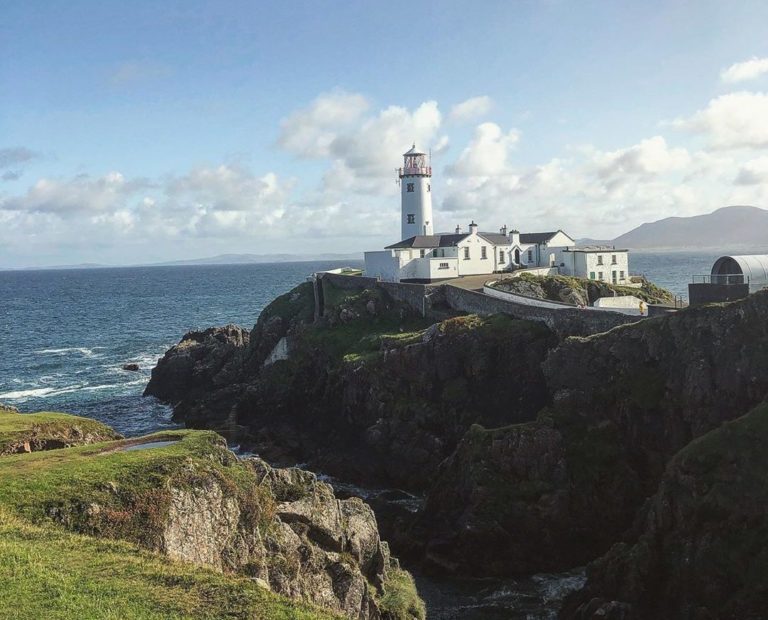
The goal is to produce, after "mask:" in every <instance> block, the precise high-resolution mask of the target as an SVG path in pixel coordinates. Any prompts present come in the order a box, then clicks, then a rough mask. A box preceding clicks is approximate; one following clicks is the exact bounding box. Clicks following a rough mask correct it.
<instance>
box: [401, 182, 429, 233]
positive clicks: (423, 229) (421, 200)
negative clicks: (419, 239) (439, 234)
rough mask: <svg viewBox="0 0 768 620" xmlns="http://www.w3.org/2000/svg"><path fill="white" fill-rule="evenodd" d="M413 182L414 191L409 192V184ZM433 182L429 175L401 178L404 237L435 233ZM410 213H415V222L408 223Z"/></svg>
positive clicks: (402, 231) (402, 229)
mask: <svg viewBox="0 0 768 620" xmlns="http://www.w3.org/2000/svg"><path fill="white" fill-rule="evenodd" d="M411 183H412V184H413V191H412V192H409V191H408V186H409V184H411ZM431 184H432V178H431V177H427V176H406V177H403V178H402V179H400V204H401V212H400V217H401V218H402V224H401V227H400V228H401V234H402V238H403V239H409V238H411V237H414V236H416V235H431V234H433V230H434V222H433V221H432V191H431ZM408 215H413V217H414V223H413V224H409V223H408Z"/></svg>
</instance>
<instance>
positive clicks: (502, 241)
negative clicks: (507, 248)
mask: <svg viewBox="0 0 768 620" xmlns="http://www.w3.org/2000/svg"><path fill="white" fill-rule="evenodd" d="M477 234H478V235H480V236H481V237H482V238H483V239H485V240H486V241H490V242H491V243H492V244H493V245H509V244H510V243H511V242H512V241H511V240H510V238H509V237H507V236H506V235H502V234H501V233H487V232H481V233H477Z"/></svg>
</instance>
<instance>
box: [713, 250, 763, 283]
mask: <svg viewBox="0 0 768 620" xmlns="http://www.w3.org/2000/svg"><path fill="white" fill-rule="evenodd" d="M712 283H713V284H748V285H749V290H750V291H756V290H758V289H761V288H763V287H765V286H768V255H766V254H752V255H747V256H721V257H720V258H718V259H717V260H716V261H715V264H714V265H712Z"/></svg>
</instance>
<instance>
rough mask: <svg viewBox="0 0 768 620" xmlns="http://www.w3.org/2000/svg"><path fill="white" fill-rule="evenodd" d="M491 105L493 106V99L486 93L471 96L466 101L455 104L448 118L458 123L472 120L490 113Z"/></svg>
mask: <svg viewBox="0 0 768 620" xmlns="http://www.w3.org/2000/svg"><path fill="white" fill-rule="evenodd" d="M491 107H493V101H492V99H491V98H490V97H488V96H486V95H483V96H481V97H470V98H469V99H467V100H466V101H462V102H461V103H457V104H456V105H455V106H453V107H452V108H451V112H450V114H449V115H448V118H450V119H451V120H452V121H455V122H457V123H463V122H467V121H472V120H475V119H477V118H478V117H481V116H483V115H485V114H488V112H490V111H491Z"/></svg>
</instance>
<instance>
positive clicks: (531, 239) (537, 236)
mask: <svg viewBox="0 0 768 620" xmlns="http://www.w3.org/2000/svg"><path fill="white" fill-rule="evenodd" d="M559 232H560V231H559V230H556V231H555V232H542V233H522V234H521V235H520V243H546V242H547V241H549V240H550V239H551V238H552V237H554V236H555V235H556V234H557V233H559Z"/></svg>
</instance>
